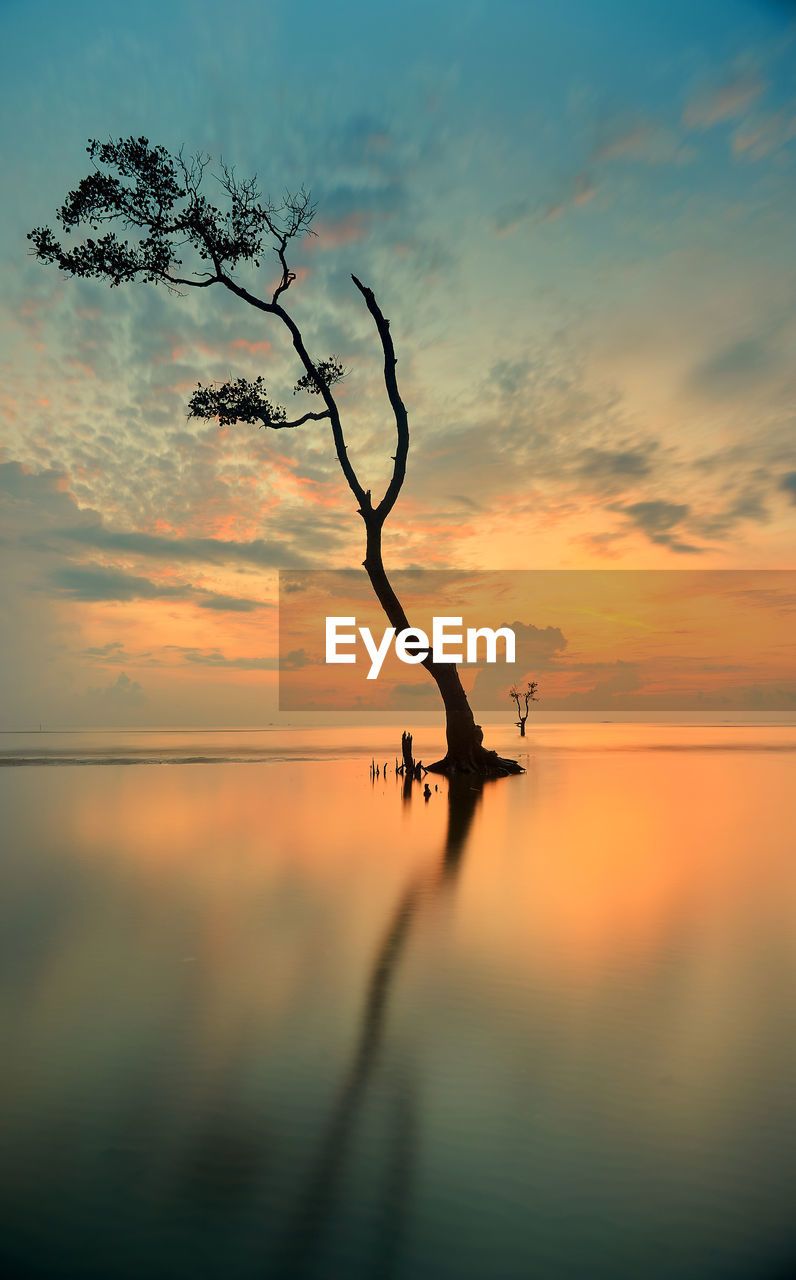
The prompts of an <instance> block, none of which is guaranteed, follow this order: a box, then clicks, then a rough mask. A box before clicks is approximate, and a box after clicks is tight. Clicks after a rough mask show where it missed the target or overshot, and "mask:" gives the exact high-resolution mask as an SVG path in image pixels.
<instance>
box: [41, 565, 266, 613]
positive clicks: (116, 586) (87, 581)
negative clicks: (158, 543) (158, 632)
mask: <svg viewBox="0 0 796 1280" xmlns="http://www.w3.org/2000/svg"><path fill="white" fill-rule="evenodd" d="M50 582H51V583H52V585H53V586H54V587H55V589H56V591H58V592H59V593H60V594H62V595H64V596H66V597H67V598H68V599H70V600H83V601H87V602H93V603H97V602H99V601H129V600H190V601H193V602H194V603H196V604H198V605H199V607H200V608H202V609H218V610H221V611H224V612H227V611H229V612H234V613H251V612H253V611H254V610H255V609H265V608H270V607H272V606H270V605H268V604H266V603H265V602H264V601H260V600H250V599H247V598H246V597H243V596H229V595H222V594H220V593H218V592H215V591H208V590H207V589H206V588H204V587H192V586H189V585H171V584H169V583H161V582H152V581H151V579H149V578H143V577H139V576H138V575H136V574H132V573H125V572H124V571H123V570H121V569H110V568H106V567H104V566H101V565H66V566H63V567H61V568H57V569H53V570H52V572H51V573H50Z"/></svg>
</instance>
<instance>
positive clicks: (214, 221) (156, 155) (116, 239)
mask: <svg viewBox="0 0 796 1280" xmlns="http://www.w3.org/2000/svg"><path fill="white" fill-rule="evenodd" d="M86 150H87V151H88V154H89V156H90V157H91V161H92V164H93V168H92V172H91V173H89V174H88V175H87V176H86V177H85V178H83V179H81V181H80V182H79V183H78V185H77V186H76V187H75V189H74V191H70V192H69V193H68V195H67V197H66V199H65V201H64V203H63V205H62V206H61V208H60V209H59V211H58V213H57V219H58V221H59V222H60V224H61V226H62V227H63V229H64V231H65V232H66V233H67V234H71V233H73V232H75V231H79V230H81V229H84V238H83V240H82V241H81V242H80V243H77V244H75V245H74V246H73V247H71V248H68V247H64V245H62V244H61V242H60V240H59V239H58V238H57V237H56V236H55V235H54V234H53V232H52V231H51V229H50V228H49V227H36V228H35V229H34V230H33V231H31V232H30V233H29V235H28V239H29V240H30V241H31V242H32V244H33V253H34V255H35V256H36V257H37V258H38V259H39V261H40V262H44V263H51V264H53V265H54V266H56V267H58V268H60V270H61V271H63V272H65V273H66V274H67V275H70V276H77V277H80V278H83V279H87V278H96V279H100V280H104V281H106V282H107V283H109V284H110V286H111V288H114V287H116V286H118V285H121V284H128V283H130V282H131V281H135V280H143V281H145V282H146V283H149V284H155V285H158V284H162V285H165V287H166V288H167V289H169V290H170V291H172V292H174V293H180V292H181V291H182V290H183V289H186V288H191V289H209V288H211V287H213V286H216V285H220V286H221V287H222V288H223V289H226V290H227V291H228V292H229V293H231V294H233V295H234V296H235V297H236V298H237V299H238V300H239V301H240V302H242V303H246V305H247V306H249V307H251V308H253V309H254V310H255V311H256V312H258V313H259V314H261V315H265V316H267V317H268V318H269V319H272V320H275V321H278V322H279V323H280V324H282V325H283V326H284V327H285V329H286V330H287V332H288V334H289V336H290V339H291V341H292V343H293V349H294V351H295V353H296V357H297V360H298V365H299V368H300V371H301V372H300V376H299V377H298V380H297V382H296V384H295V391H296V392H306V393H308V394H309V395H310V396H316V397H317V398H318V400H319V401H320V402H321V405H322V407H321V408H320V409H319V410H317V411H316V410H313V409H308V410H307V411H306V412H304V413H299V414H298V415H297V416H296V417H294V418H290V419H289V418H288V415H287V412H286V410H285V409H284V408H283V407H282V406H281V405H279V404H276V403H275V402H274V401H272V400H271V399H270V398H269V395H268V393H267V390H266V385H265V383H264V381H263V379H262V377H257V378H255V379H253V380H250V379H247V378H236V379H234V380H233V381H229V382H225V383H222V384H220V385H212V386H202V385H201V384H199V386H198V389H197V390H196V391H195V392H194V393H193V395H192V396H191V399H190V401H189V409H190V413H191V414H192V415H193V416H194V417H196V418H210V419H216V420H217V421H218V422H219V423H222V424H232V423H239V422H245V423H251V424H255V425H258V426H264V427H269V428H271V429H272V430H274V431H280V430H285V429H287V428H291V429H292V428H297V427H301V426H303V425H304V424H305V423H307V422H311V421H314V422H318V421H322V420H323V421H327V422H328V423H329V426H330V427H331V433H332V441H333V443H334V449H335V453H336V455H337V461H338V463H339V464H340V468H341V470H342V473H343V475H344V477H345V479H346V483H347V484H348V487H349V489H350V490H351V492H352V494H353V496H354V499H355V501H356V504H357V511H358V513H359V515H360V516H361V517H362V520H363V521H364V524H365V533H366V551H365V560H364V562H363V563H364V568H365V571H366V572H367V575H368V577H369V579H370V582H371V585H372V587H373V590H374V592H375V594H376V596H377V598H378V600H379V603H380V604H381V606H382V608H383V609H384V612H385V613H386V615H387V618H388V620H389V622H390V624H391V626H393V627H395V629H396V631H402V630H404V629H405V628H407V627H408V626H409V622H408V620H407V617H406V614H405V612H404V609H403V606H402V605H401V603H400V601H399V600H398V597H397V596H396V594H395V592H394V590H393V588H392V585H391V583H390V581H389V579H388V577H387V573H386V571H385V568H384V563H383V560H382V550H381V534H382V529H383V527H384V523H385V521H386V519H387V517H388V516H389V514H390V512H391V511H392V509H393V507H394V506H395V502H396V500H397V498H398V494H399V492H400V490H401V486H402V485H403V482H404V477H405V475H406V461H407V456H408V453H409V419H408V415H407V411H406V406H405V405H404V402H403V400H402V398H401V395H400V392H399V389H398V381H397V377H396V372H395V368H396V365H397V363H398V360H397V357H396V355H395V348H394V346H393V340H392V336H391V334H390V322H389V320H387V319H386V317H385V316H384V314H383V312H382V310H381V308H380V306H379V304H378V302H377V301H376V298H375V296H374V293H373V290H372V289H370V288H369V287H368V286H367V285H365V284H363V283H362V281H361V280H358V279H357V277H356V276H353V275H352V277H351V279H352V281H353V284H354V287H355V288H356V289H357V290H358V291H359V294H360V295H361V297H362V299H363V301H364V304H365V306H366V307H367V310H368V311H369V313H370V315H371V317H372V319H373V323H374V325H375V327H376V331H377V333H378V336H379V341H380V343H381V348H382V352H383V355H384V386H385V391H386V394H387V400H388V402H389V404H390V407H391V410H392V414H393V417H394V419H395V427H396V436H397V441H396V450H395V455H394V457H393V469H392V476H391V478H390V480H389V483H388V484H387V488H386V490H385V493H384V495H383V497H382V498H381V499H380V500H378V501H374V500H373V499H372V497H371V491H370V489H366V488H365V487H364V485H363V484H362V483H361V481H360V479H359V477H358V476H357V474H356V471H355V469H354V467H353V465H352V463H351V461H350V459H349V457H348V448H347V445H346V442H345V437H344V434H343V425H342V420H341V414H340V408H339V405H338V403H337V400H336V398H335V393H334V387H335V384H336V383H338V382H339V381H340V379H341V378H342V377H343V376H344V373H345V370H344V369H343V366H342V364H341V362H340V361H339V360H338V359H337V357H336V356H328V357H326V358H324V359H319V358H318V357H316V356H313V355H311V354H310V352H309V350H308V348H307V345H306V343H305V340H304V337H303V335H302V332H301V330H300V328H299V326H298V325H297V324H296V321H295V320H294V319H293V317H292V316H291V315H290V314H289V312H288V311H286V309H285V305H284V303H285V295H286V294H287V292H288V290H289V289H290V287H291V286H292V285H293V284H294V283H295V282H296V273H295V272H294V271H292V270H291V268H290V265H289V262H288V251H289V248H290V247H291V246H292V243H293V241H295V240H297V239H299V238H301V237H303V236H305V235H307V234H312V220H313V217H314V215H315V205H314V204H313V203H312V200H311V198H310V194H309V192H307V191H305V190H304V189H303V188H301V189H300V190H299V191H297V192H293V193H285V195H284V197H283V198H282V200H281V202H280V203H278V204H277V203H274V202H273V201H271V200H270V199H268V198H263V197H262V196H261V194H260V191H259V188H258V186H257V181H256V178H248V179H240V178H238V177H237V175H236V174H235V171H234V170H233V169H230V168H228V167H227V166H226V165H224V164H223V163H222V164H221V165H220V167H219V172H218V173H217V174H216V175H215V177H216V181H217V186H216V187H215V189H214V192H213V198H212V199H211V198H209V197H208V195H207V192H206V187H205V185H204V183H205V177H206V171H207V168H208V165H209V162H210V161H209V157H207V156H201V155H197V156H194V157H193V158H192V159H190V160H189V159H186V158H185V157H184V156H183V154H182V152H179V153H178V154H177V155H176V156H175V155H171V154H170V153H169V152H168V151H167V150H166V149H165V148H164V147H159V146H152V145H151V144H150V142H149V141H148V139H147V138H132V137H130V138H120V139H119V140H118V141H116V142H113V141H109V142H97V141H90V142H89V144H88V147H87V148H86ZM216 199H218V200H219V203H218V204H216V203H215V200H216ZM106 227H109V228H110V229H108V230H106V229H105V228H106ZM85 231H87V232H88V233H89V234H88V235H85ZM119 232H121V234H119ZM267 250H272V251H273V252H274V254H275V255H276V259H277V262H278V264H279V265H278V278H277V281H276V284H275V285H273V286H272V288H271V289H270V290H267V291H265V293H264V294H262V293H260V292H259V291H258V292H251V291H250V290H249V289H248V288H247V287H246V286H245V285H243V284H241V283H240V282H239V281H238V280H236V279H235V276H234V272H235V270H236V268H238V267H240V266H250V267H255V268H259V267H260V265H261V259H262V256H263V254H264V253H265V252H266V251H267ZM186 257H187V258H188V259H189V262H188V263H187V265H184V258H186ZM423 665H424V666H425V668H426V670H427V671H428V673H429V675H430V676H431V678H432V679H433V680H434V681H435V683H436V685H437V688H438V689H439V692H440V695H441V697H442V701H443V703H444V706H445V716H446V734H447V752H446V754H445V756H444V758H443V759H442V760H438V761H437V762H436V763H435V764H433V765H431V766H430V767H431V769H433V770H435V771H436V772H439V773H457V772H462V773H476V774H481V775H485V776H488V775H501V774H507V773H520V772H522V770H521V768H520V766H519V765H518V764H517V762H516V761H514V760H503V759H501V758H500V757H499V756H498V755H497V753H496V752H495V751H487V750H486V748H485V747H484V746H483V732H482V730H481V728H480V726H479V725H477V724H476V723H475V719H474V717H473V713H472V710H471V708H470V705H469V702H468V701H467V695H466V694H465V692H464V688H463V686H462V683H461V680H460V678H459V672H458V669H457V667H456V665H455V664H451V663H435V662H434V661H432V659H431V656H430V655H429V657H428V658H426V660H425V661H424V663H423Z"/></svg>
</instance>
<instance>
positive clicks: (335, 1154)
mask: <svg viewBox="0 0 796 1280" xmlns="http://www.w3.org/2000/svg"><path fill="white" fill-rule="evenodd" d="M484 785H487V786H488V785H490V784H489V783H486V784H485V783H484V782H483V781H481V780H476V779H472V778H461V777H455V776H454V777H453V778H452V779H451V780H450V782H449V785H448V824H447V831H446V835H445V842H444V844H443V848H442V856H441V859H440V861H439V862H438V863H437V864H436V865H435V866H434V867H433V868H432V869H431V871H429V872H424V873H423V874H422V875H419V876H416V877H414V878H413V879H412V881H411V882H410V883H409V885H408V886H407V888H406V889H405V890H404V891H403V893H402V894H401V896H400V898H399V900H398V903H397V905H396V908H395V911H394V912H393V915H392V917H391V919H390V921H389V924H388V926H387V929H386V931H385V933H384V936H383V938H382V941H381V943H380V945H379V947H378V950H377V951H376V955H375V957H374V960H373V964H372V965H371V968H370V972H369V978H368V983H367V988H366V993H365V1001H364V1005H363V1009H362V1015H361V1017H360V1022H359V1030H358V1034H357V1038H356V1041H355V1045H354V1051H353V1054H352V1057H351V1063H350V1066H349V1068H348V1071H347V1072H346V1075H345V1077H344V1079H343V1082H342V1085H341V1087H340V1090H339V1092H338V1095H337V1099H336V1102H335V1104H334V1107H333V1109H332V1114H331V1117H330V1120H329V1123H328V1126H327V1129H326V1132H325V1133H324V1135H323V1139H322V1141H321V1144H320V1147H319V1150H318V1154H317V1156H316V1158H315V1161H314V1163H313V1164H312V1166H311V1168H310V1171H309V1175H308V1177H307V1180H306V1183H305V1184H304V1187H303V1188H302V1190H301V1192H300V1196H299V1203H298V1208H297V1211H296V1213H295V1216H294V1219H293V1222H292V1224H291V1227H290V1230H289V1234H288V1240H287V1247H286V1252H285V1254H284V1255H283V1271H282V1274H283V1275H284V1276H286V1277H287V1276H291V1277H298V1276H302V1275H306V1274H307V1272H308V1271H309V1269H310V1268H311V1266H312V1264H313V1261H314V1259H315V1257H316V1255H317V1253H318V1251H319V1249H320V1246H321V1244H322V1241H323V1237H324V1234H325V1232H326V1229H327V1228H328V1225H329V1221H330V1217H331V1212H332V1209H333V1207H334V1200H335V1197H336V1194H337V1191H338V1188H339V1185H340V1181H341V1177H342V1174H343V1171H344V1165H345V1162H346V1159H347V1156H348V1152H349V1148H350V1146H351V1142H352V1140H353V1137H354V1132H355V1129H356V1122H357V1118H358V1116H359V1113H360V1111H361V1109H362V1106H363V1103H364V1101H365V1097H366V1095H367V1091H368V1086H369V1084H370V1082H371V1081H372V1079H373V1076H374V1073H375V1070H376V1067H377V1066H378V1063H379V1060H380V1055H381V1049H382V1045H383V1040H384V1031H385V1025H386V1021H387V1014H388V1011H389V1003H390V998H391V996H392V993H393V991H394V988H395V983H396V979H397V976H398V972H399V968H400V963H401V959H402V957H403V956H404V955H405V954H406V951H407V947H408V943H409V940H410V937H411V935H412V931H413V926H414V925H415V923H416V921H417V919H418V916H419V915H421V914H424V913H425V912H426V911H427V910H428V909H429V908H430V907H431V906H432V905H433V904H434V903H435V902H436V901H437V900H438V899H439V898H440V897H441V896H442V895H443V894H447V893H448V892H450V891H451V889H452V888H453V886H454V885H455V883H456V880H457V878H458V875H459V873H460V871H461V868H462V865H463V861H464V855H465V852H466V849H467V841H468V836H469V834H470V830H471V827H472V822H473V818H474V817H475V812H476V809H477V807H478V803H479V801H480V799H481V795H482V793H483V788H484ZM416 1143H417V1107H416V1105H415V1097H414V1088H413V1085H412V1081H411V1078H410V1076H409V1074H408V1073H407V1072H406V1071H403V1072H402V1073H401V1075H400V1077H399V1087H398V1088H397V1090H396V1096H395V1101H394V1110H393V1115H392V1124H391V1132H390V1138H389V1139H388V1143H387V1149H386V1152H385V1161H386V1170H385V1181H384V1188H383V1194H382V1199H383V1205H384V1211H383V1214H382V1215H381V1221H380V1224H379V1232H378V1237H377V1239H376V1241H375V1242H374V1250H375V1251H376V1252H377V1253H378V1259H377V1260H374V1266H375V1265H376V1261H377V1262H378V1266H377V1267H376V1269H375V1270H373V1271H372V1274H374V1275H376V1274H377V1275H379V1276H380V1277H384V1280H387V1278H388V1277H389V1276H390V1275H391V1274H392V1272H393V1269H394V1266H395V1263H396V1260H397V1258H398V1248H399V1244H400V1239H401V1236H402V1234H403V1225H404V1223H405V1220H406V1215H407V1207H408V1202H409V1195H410V1189H411V1170H412V1167H413V1164H414V1150H415V1148H416Z"/></svg>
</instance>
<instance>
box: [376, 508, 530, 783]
mask: <svg viewBox="0 0 796 1280" xmlns="http://www.w3.org/2000/svg"><path fill="white" fill-rule="evenodd" d="M360 514H361V515H362V518H363V520H364V521H365V528H366V530H367V551H366V554H365V560H364V562H363V563H364V567H365V571H366V573H367V575H368V577H369V578H370V583H371V586H372V587H373V590H374V592H375V593H376V598H377V599H378V601H379V603H380V605H381V607H382V609H383V610H384V612H385V613H386V615H387V620H388V621H389V623H390V626H392V627H395V630H396V632H398V631H405V630H406V629H407V627H409V626H410V625H411V624H410V622H409V620H408V618H407V616H406V614H405V613H404V609H403V605H402V604H401V602H400V600H399V599H398V597H397V595H396V594H395V592H394V591H393V589H392V586H391V585H390V581H389V579H388V577H387V574H386V572H385V569H384V562H383V560H382V556H381V530H382V523H383V521H382V520H381V519H379V517H378V516H377V515H376V513H375V512H374V511H372V510H370V511H368V510H363V511H362V512H361V513H360ZM423 666H424V667H425V668H426V670H427V671H428V673H429V675H430V676H431V678H432V680H434V682H435V683H436V686H437V688H438V689H439V692H440V697H441V698H442V701H443V704H444V706H445V733H446V740H447V744H448V749H447V752H446V753H445V755H444V757H443V758H442V760H437V761H435V763H434V764H430V765H428V769H429V772H431V773H444V774H448V775H450V774H456V773H470V774H478V775H479V776H480V777H496V778H499V777H504V776H506V775H507V774H510V773H522V772H524V771H523V768H522V766H521V765H519V764H517V761H516V760H505V759H503V758H502V757H500V756H499V755H498V754H497V752H496V751H487V749H486V748H485V747H484V745H483V741H484V734H483V730H482V729H481V726H480V725H478V724H476V723H475V719H474V717H473V713H472V710H471V708H470V704H469V702H468V701H467V694H466V693H465V692H464V689H463V687H462V682H461V680H460V678H459V669H458V667H457V666H456V664H455V663H452V662H451V663H449V662H434V661H433V660H432V658H431V655H430V654H429V656H428V657H427V658H426V659H425V660H424V662H423Z"/></svg>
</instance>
